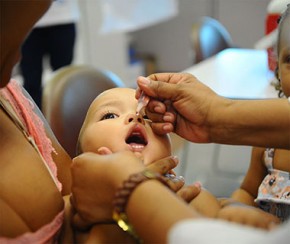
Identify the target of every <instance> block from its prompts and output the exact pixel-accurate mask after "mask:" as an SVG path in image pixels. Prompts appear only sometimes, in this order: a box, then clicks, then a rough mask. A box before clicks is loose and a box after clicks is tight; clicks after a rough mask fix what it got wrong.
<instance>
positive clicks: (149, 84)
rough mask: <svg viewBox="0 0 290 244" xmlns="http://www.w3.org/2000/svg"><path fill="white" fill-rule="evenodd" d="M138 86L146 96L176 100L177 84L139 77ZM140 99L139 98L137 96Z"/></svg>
mask: <svg viewBox="0 0 290 244" xmlns="http://www.w3.org/2000/svg"><path fill="white" fill-rule="evenodd" d="M137 84H138V86H139V87H140V89H141V90H142V91H144V92H145V93H146V95H148V96H150V97H154V98H159V99H168V100H171V101H173V100H175V98H176V95H177V92H176V90H177V89H178V87H177V85H176V84H170V83H166V82H163V81H157V80H151V79H148V78H145V77H142V76H140V77H138V79H137ZM137 97H138V96H137Z"/></svg>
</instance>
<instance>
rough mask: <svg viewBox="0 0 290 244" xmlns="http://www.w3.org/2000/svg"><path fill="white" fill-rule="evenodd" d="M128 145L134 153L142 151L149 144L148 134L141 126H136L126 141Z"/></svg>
mask: <svg viewBox="0 0 290 244" xmlns="http://www.w3.org/2000/svg"><path fill="white" fill-rule="evenodd" d="M126 143H127V144H129V145H130V147H131V148H132V150H133V151H142V149H143V148H144V147H145V146H146V145H147V144H148V141H147V138H146V133H145V130H144V128H142V127H141V126H138V125H137V126H135V127H134V128H133V129H132V130H131V131H130V132H129V135H128V137H127V139H126Z"/></svg>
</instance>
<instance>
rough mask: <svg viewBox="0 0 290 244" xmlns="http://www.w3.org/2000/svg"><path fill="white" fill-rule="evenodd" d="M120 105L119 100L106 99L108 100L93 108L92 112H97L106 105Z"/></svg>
mask: <svg viewBox="0 0 290 244" xmlns="http://www.w3.org/2000/svg"><path fill="white" fill-rule="evenodd" d="M120 106H121V103H120V101H117V100H112V101H108V102H105V103H102V104H101V105H99V106H98V107H96V108H95V109H94V111H93V113H97V112H98V111H100V110H102V109H104V108H106V107H120Z"/></svg>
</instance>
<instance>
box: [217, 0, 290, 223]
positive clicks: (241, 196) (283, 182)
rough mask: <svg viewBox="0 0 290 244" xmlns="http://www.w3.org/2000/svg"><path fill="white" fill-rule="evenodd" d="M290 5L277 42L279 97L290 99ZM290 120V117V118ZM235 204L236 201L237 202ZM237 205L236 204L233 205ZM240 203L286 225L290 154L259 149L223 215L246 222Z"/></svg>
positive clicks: (289, 215) (289, 214) (289, 212)
mask: <svg viewBox="0 0 290 244" xmlns="http://www.w3.org/2000/svg"><path fill="white" fill-rule="evenodd" d="M289 11H290V4H289V5H288V8H287V9H286V11H285V12H284V14H283V15H282V16H281V18H280V23H279V32H278V41H277V57H278V62H277V63H278V66H277V72H276V75H277V77H276V78H277V80H278V81H279V87H280V90H279V96H280V97H281V96H285V97H286V98H289V97H290V53H289V47H290V29H289V26H290V13H289ZM289 116H290V115H289ZM289 126H290V125H289ZM233 200H234V201H233ZM232 201H233V202H232ZM236 202H242V203H245V204H247V205H250V206H257V207H259V208H261V209H263V210H265V211H267V212H270V213H272V214H274V215H276V216H278V217H279V218H280V220H281V221H285V220H286V219H289V218H290V151H289V150H283V149H274V148H260V147H255V148H253V150H252V158H251V164H250V167H249V169H248V172H247V174H246V177H245V178H244V180H243V182H242V184H241V186H240V188H239V189H237V190H236V191H235V192H234V193H233V194H232V196H231V199H228V200H226V201H225V202H224V204H225V205H227V204H229V205H228V207H225V208H224V210H222V212H220V215H221V216H222V217H224V218H228V217H230V218H231V219H232V215H233V214H232V213H233V212H235V213H236V214H235V217H236V218H244V217H245V216H246V215H245V213H244V212H241V211H239V212H237V211H235V204H236Z"/></svg>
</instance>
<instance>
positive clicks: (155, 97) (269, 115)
mask: <svg viewBox="0 0 290 244" xmlns="http://www.w3.org/2000/svg"><path fill="white" fill-rule="evenodd" d="M137 83H138V86H139V89H137V92H136V98H139V96H140V93H141V90H143V91H144V92H145V93H146V94H147V95H148V96H150V102H149V104H148V106H147V107H146V113H147V115H148V117H149V118H150V119H151V120H152V121H153V123H152V128H153V129H154V131H155V132H156V133H158V134H164V133H169V132H175V133H176V134H178V135H179V136H181V137H183V138H185V139H187V140H189V141H192V142H197V143H211V142H214V143H222V144H232V145H253V146H269V147H277V148H284V149H289V148H290V140H289V138H290V130H289V124H290V116H289V114H290V106H289V102H288V101H287V99H266V100H231V99H226V98H223V97H220V96H218V95H217V94H216V93H215V92H213V91H212V90H211V89H210V88H209V87H207V86H205V85H204V84H202V83H201V82H200V81H198V79H197V78H196V77H194V76H193V75H191V74H187V73H159V74H153V75H150V76H149V77H148V78H145V77H139V78H138V79H137Z"/></svg>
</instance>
